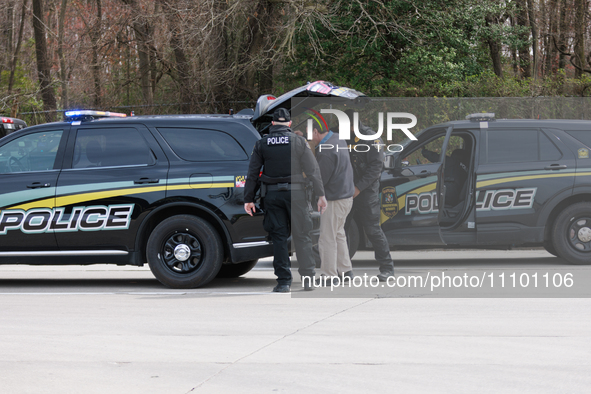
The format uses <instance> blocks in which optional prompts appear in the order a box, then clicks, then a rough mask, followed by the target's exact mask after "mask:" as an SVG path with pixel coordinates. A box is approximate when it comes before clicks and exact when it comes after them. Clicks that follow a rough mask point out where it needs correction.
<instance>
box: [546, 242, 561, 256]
mask: <svg viewBox="0 0 591 394" xmlns="http://www.w3.org/2000/svg"><path fill="white" fill-rule="evenodd" d="M544 249H546V252H548V253H550V254H551V255H553V256H556V257H558V253H556V249H555V248H554V245H552V242H550V241H546V242H544Z"/></svg>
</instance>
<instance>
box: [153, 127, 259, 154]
mask: <svg viewBox="0 0 591 394" xmlns="http://www.w3.org/2000/svg"><path fill="white" fill-rule="evenodd" d="M158 131H159V132H160V133H161V134H162V136H163V137H164V139H165V140H166V142H168V144H169V145H170V147H171V148H172V150H173V151H174V153H176V154H177V155H178V156H179V157H180V158H181V159H183V160H187V161H236V160H248V155H247V154H246V152H245V151H244V149H242V147H241V146H240V144H239V143H238V142H237V141H236V140H235V139H234V138H232V137H231V136H230V135H228V134H226V133H224V132H221V131H216V130H208V129H195V128H182V127H159V128H158Z"/></svg>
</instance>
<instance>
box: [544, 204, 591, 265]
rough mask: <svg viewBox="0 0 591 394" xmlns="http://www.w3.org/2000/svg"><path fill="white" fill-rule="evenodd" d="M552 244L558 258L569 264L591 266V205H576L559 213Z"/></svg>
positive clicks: (553, 231)
mask: <svg viewBox="0 0 591 394" xmlns="http://www.w3.org/2000/svg"><path fill="white" fill-rule="evenodd" d="M552 244H553V245H554V248H555V249H556V253H557V254H558V256H560V257H562V258H563V259H565V260H567V261H569V262H570V263H572V264H591V203H589V202H580V203H576V204H573V205H571V206H569V207H567V208H566V209H564V210H563V211H562V212H560V214H559V215H558V217H557V218H556V221H555V222H554V227H553V229H552Z"/></svg>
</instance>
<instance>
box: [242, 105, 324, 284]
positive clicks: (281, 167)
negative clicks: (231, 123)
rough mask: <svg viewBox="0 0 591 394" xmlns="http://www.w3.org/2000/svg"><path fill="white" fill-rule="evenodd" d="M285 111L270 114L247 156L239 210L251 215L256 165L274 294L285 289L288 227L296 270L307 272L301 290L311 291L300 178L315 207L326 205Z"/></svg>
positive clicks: (316, 172) (308, 224)
mask: <svg viewBox="0 0 591 394" xmlns="http://www.w3.org/2000/svg"><path fill="white" fill-rule="evenodd" d="M290 126H291V118H290V115H289V111H287V110H286V109H285V108H279V109H277V110H276V111H275V112H274V113H273V125H272V126H271V127H270V128H269V134H268V135H266V136H265V137H263V138H261V139H260V140H259V141H257V142H256V144H255V146H254V149H253V151H252V156H251V158H250V163H249V167H248V174H247V177H246V186H245V190H244V210H245V211H246V212H247V213H248V214H249V215H251V216H252V213H253V212H254V210H255V207H254V195H255V192H256V185H257V179H258V178H259V173H260V171H261V168H262V175H261V176H260V181H261V195H264V204H265V218H264V221H263V225H264V228H265V230H266V231H267V232H268V233H269V236H270V238H271V241H272V242H273V255H274V256H273V267H274V269H275V275H276V276H277V286H275V288H273V291H274V292H280V293H286V292H289V291H290V286H291V279H292V277H291V270H290V268H291V263H290V260H289V250H288V245H287V238H288V237H289V234H290V230H291V233H292V239H293V241H294V242H295V249H296V253H297V256H298V263H299V266H300V267H299V273H300V275H301V276H308V277H310V278H311V281H304V283H303V284H304V290H312V289H313V288H312V284H313V282H312V281H313V278H314V274H315V272H314V269H315V262H314V257H313V254H312V240H311V238H310V231H311V230H312V218H311V217H310V213H309V211H308V202H307V200H306V191H305V179H304V176H303V175H302V173H305V174H306V177H307V178H308V179H309V180H310V181H311V182H312V185H313V187H314V192H315V194H316V195H317V196H319V198H318V210H319V211H320V212H321V213H322V212H324V210H325V209H326V205H327V203H326V198H325V197H324V187H323V185H322V179H321V177H320V169H319V168H318V163H317V162H316V159H315V158H314V155H313V154H312V151H311V150H310V147H309V146H308V143H307V141H306V140H305V139H304V138H303V137H301V136H299V135H296V134H294V133H293V132H292V131H291V129H290V128H289V127H290Z"/></svg>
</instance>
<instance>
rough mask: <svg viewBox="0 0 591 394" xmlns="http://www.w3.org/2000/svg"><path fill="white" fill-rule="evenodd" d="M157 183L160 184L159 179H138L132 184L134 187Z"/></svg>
mask: <svg viewBox="0 0 591 394" xmlns="http://www.w3.org/2000/svg"><path fill="white" fill-rule="evenodd" d="M158 182H160V179H157V178H140V179H138V180H136V181H133V183H134V184H136V185H143V184H144V183H158Z"/></svg>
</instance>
